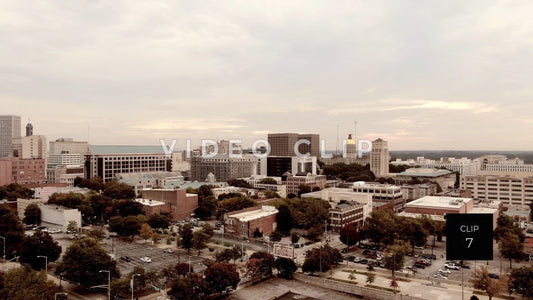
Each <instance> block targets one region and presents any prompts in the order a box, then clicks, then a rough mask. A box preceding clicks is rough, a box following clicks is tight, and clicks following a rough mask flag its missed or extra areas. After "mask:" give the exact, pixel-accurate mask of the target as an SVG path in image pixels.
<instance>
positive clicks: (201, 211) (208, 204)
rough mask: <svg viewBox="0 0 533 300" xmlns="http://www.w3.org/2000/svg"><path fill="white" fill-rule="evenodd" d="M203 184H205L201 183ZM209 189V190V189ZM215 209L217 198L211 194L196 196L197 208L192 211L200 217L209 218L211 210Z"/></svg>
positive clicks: (211, 214) (211, 213)
mask: <svg viewBox="0 0 533 300" xmlns="http://www.w3.org/2000/svg"><path fill="white" fill-rule="evenodd" d="M203 186H205V185H203ZM209 191H211V190H209ZM216 209H217V200H216V199H215V197H213V196H212V195H210V196H207V197H198V208H196V210H195V211H194V213H195V214H196V215H197V216H198V217H199V218H200V219H204V220H205V219H209V218H211V216H213V212H214V211H216Z"/></svg>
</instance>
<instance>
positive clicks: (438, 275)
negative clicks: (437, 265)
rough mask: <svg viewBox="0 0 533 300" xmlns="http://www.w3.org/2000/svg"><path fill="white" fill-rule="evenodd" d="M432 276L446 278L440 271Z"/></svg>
mask: <svg viewBox="0 0 533 300" xmlns="http://www.w3.org/2000/svg"><path fill="white" fill-rule="evenodd" d="M433 277H435V278H440V279H448V277H446V276H444V275H442V274H441V273H437V274H434V275H433Z"/></svg>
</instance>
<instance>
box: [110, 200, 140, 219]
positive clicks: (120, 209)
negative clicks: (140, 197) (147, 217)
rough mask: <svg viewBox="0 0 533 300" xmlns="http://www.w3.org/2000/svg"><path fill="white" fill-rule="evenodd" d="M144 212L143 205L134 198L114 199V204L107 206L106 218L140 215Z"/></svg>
mask: <svg viewBox="0 0 533 300" xmlns="http://www.w3.org/2000/svg"><path fill="white" fill-rule="evenodd" d="M142 214H143V205H142V204H141V203H139V202H136V201H133V200H114V201H113V203H112V205H111V206H109V207H107V208H106V218H110V217H112V216H116V215H118V216H121V217H123V218H124V217H127V216H138V215H142Z"/></svg>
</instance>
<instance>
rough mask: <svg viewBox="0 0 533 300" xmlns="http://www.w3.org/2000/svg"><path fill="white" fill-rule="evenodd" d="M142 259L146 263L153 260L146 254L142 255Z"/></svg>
mask: <svg viewBox="0 0 533 300" xmlns="http://www.w3.org/2000/svg"><path fill="white" fill-rule="evenodd" d="M140 260H141V261H142V262H145V263H151V262H152V259H151V258H150V257H148V256H145V257H141V258H140Z"/></svg>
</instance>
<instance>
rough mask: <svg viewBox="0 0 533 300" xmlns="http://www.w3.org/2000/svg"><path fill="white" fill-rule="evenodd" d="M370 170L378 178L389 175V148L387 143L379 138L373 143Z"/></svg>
mask: <svg viewBox="0 0 533 300" xmlns="http://www.w3.org/2000/svg"><path fill="white" fill-rule="evenodd" d="M370 170H371V171H372V172H373V173H374V175H376V177H383V176H387V175H388V174H389V146H388V144H387V141H384V140H382V139H380V138H378V139H377V140H375V141H373V142H372V151H371V152H370Z"/></svg>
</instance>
